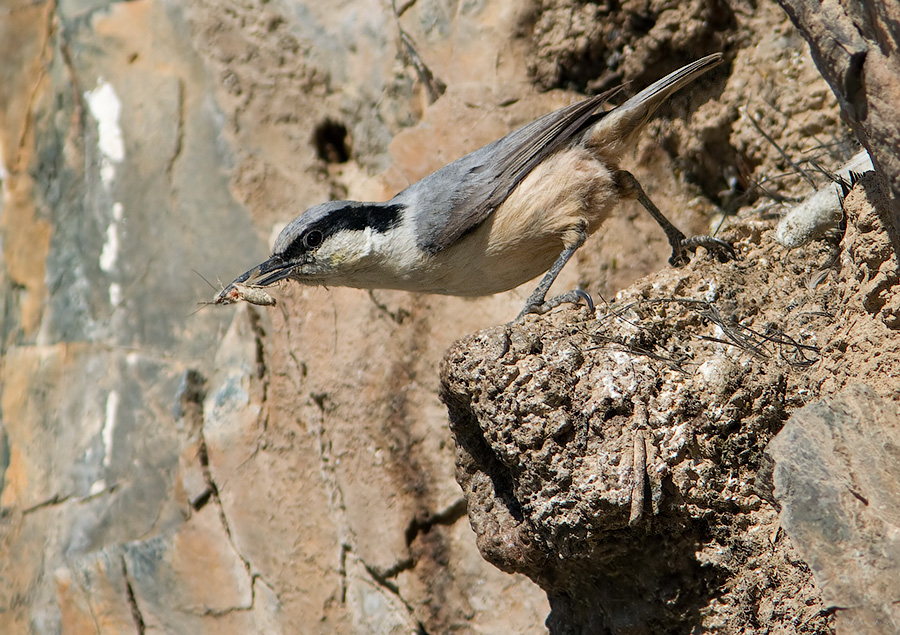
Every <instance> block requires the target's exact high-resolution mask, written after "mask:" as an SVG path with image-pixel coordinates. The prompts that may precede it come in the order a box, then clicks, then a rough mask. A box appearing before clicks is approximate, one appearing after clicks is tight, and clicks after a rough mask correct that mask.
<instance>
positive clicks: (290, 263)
mask: <svg viewBox="0 0 900 635" xmlns="http://www.w3.org/2000/svg"><path fill="white" fill-rule="evenodd" d="M402 211H403V207H402V206H401V205H393V204H390V203H357V202H355V201H331V202H328V203H322V204H321V205H316V206H315V207H312V208H310V209H308V210H306V211H305V212H303V214H301V215H300V216H298V217H297V218H295V219H294V220H293V221H291V222H290V224H288V226H287V227H285V228H284V229H283V230H282V231H281V233H280V234H279V235H278V238H277V239H276V240H275V246H274V248H273V250H272V256H271V257H270V258H269V259H268V260H266V261H265V262H263V263H260V264H259V265H257V266H256V267H254V268H253V269H250V270H249V271H247V272H245V273H244V274H242V275H241V276H238V277H237V278H236V279H235V281H234V282H238V283H241V284H244V285H248V286H255V287H266V286H269V285H271V284H274V283H276V282H278V281H280V280H286V279H291V280H296V281H298V282H302V283H305V284H334V285H347V284H348V283H349V282H350V281H351V280H352V279H353V276H354V273H355V272H356V271H357V270H358V269H360V268H362V267H365V266H366V263H367V259H368V258H369V256H371V254H372V251H373V238H374V236H375V235H376V234H385V233H386V232H388V231H390V230H392V229H394V228H395V227H397V225H398V224H399V223H400V220H401V213H402Z"/></svg>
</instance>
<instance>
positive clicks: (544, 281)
mask: <svg viewBox="0 0 900 635" xmlns="http://www.w3.org/2000/svg"><path fill="white" fill-rule="evenodd" d="M585 240H587V232H586V231H585V228H584V227H580V228H579V229H578V238H577V240H576V241H575V244H573V245H571V246H569V247H566V248H565V249H564V250H563V252H562V253H561V254H559V257H558V258H557V259H556V261H555V262H554V263H553V266H552V267H550V269H549V271H547V273H545V274H544V277H543V278H541V282H540V284H538V286H537V288H536V289H535V290H534V292H532V294H531V296H529V298H528V300H527V301H526V302H525V307H524V308H523V309H522V312H521V313H519V316H518V317H517V318H516V321H518V320H521V319H522V318H523V317H525V316H526V315H528V314H529V313H546V312H547V311H549V310H550V309H553V308H555V307H558V306H559V305H560V304H564V303H566V302H571V303H573V304H578V303H579V302H580V301H581V300H584V301H585V304H587V305H588V308H589V309H590V311H591V313H593V312H594V301H593V300H592V299H591V296H590V295H588V294H587V293H586V292H585V291H582V290H581V289H574V290H573V291H569V292H568V293H564V294H562V295H558V296H556V297H553V298H550V299H549V300H547V301H546V302H545V301H544V298H546V297H547V292H548V291H549V290H550V287H551V286H552V285H553V282H554V281H555V280H556V276H558V275H559V272H560V271H562V268H563V267H565V266H566V263H567V262H569V258H571V257H572V254H574V253H575V252H576V251H578V248H579V247H581V246H582V245H583V244H584V241H585Z"/></svg>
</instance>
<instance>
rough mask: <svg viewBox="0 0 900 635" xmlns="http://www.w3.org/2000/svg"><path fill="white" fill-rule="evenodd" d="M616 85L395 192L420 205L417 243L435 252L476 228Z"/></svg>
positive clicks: (588, 121) (593, 115)
mask: <svg viewBox="0 0 900 635" xmlns="http://www.w3.org/2000/svg"><path fill="white" fill-rule="evenodd" d="M616 90H618V89H616ZM616 90H613V91H609V92H606V93H603V94H602V95H597V96H595V97H590V98H588V99H585V100H582V101H580V102H577V103H574V104H571V105H569V106H565V107H563V108H560V109H559V110H556V111H554V112H551V113H549V114H547V115H544V116H543V117H541V118H539V119H536V120H535V121H533V122H531V123H530V124H528V125H526V126H524V127H522V128H519V129H518V130H516V131H514V132H511V133H510V134H508V135H507V136H505V137H503V138H502V139H499V140H498V141H494V142H493V143H491V144H489V145H487V146H485V147H483V148H481V149H480V150H476V151H475V152H473V153H471V154H468V155H466V156H464V157H463V158H461V159H459V160H457V161H454V162H453V163H451V164H449V165H447V166H445V167H443V168H441V169H440V170H438V171H437V172H435V173H434V174H431V175H430V176H427V177H425V178H424V179H422V180H421V181H419V182H418V183H416V184H414V185H412V186H410V187H409V188H407V190H405V191H404V192H402V193H401V194H399V195H398V196H397V198H398V199H400V198H401V197H403V198H406V199H409V200H410V203H411V204H414V205H415V206H416V208H417V209H418V210H419V215H420V216H419V218H418V226H417V230H418V236H419V243H420V244H419V246H420V247H421V248H422V249H423V250H425V251H427V252H429V253H437V252H439V251H441V250H442V249H444V248H445V247H448V246H449V245H452V244H454V243H455V242H456V241H457V240H459V238H460V237H461V236H463V235H464V234H466V233H467V232H470V231H472V230H473V229H475V228H476V227H477V226H478V225H479V224H480V223H481V222H482V221H484V220H485V219H486V218H487V217H488V216H490V214H491V213H492V212H493V211H494V210H495V209H497V208H498V207H499V206H500V205H501V204H502V203H503V201H505V200H506V199H507V197H508V196H509V195H510V194H511V193H512V191H513V190H514V189H515V188H516V187H517V186H518V185H519V183H521V182H522V180H523V179H524V178H525V177H526V176H528V174H529V173H530V172H531V171H532V170H533V169H534V168H535V166H537V165H538V164H540V163H541V161H543V160H544V159H546V158H547V156H549V155H550V154H552V153H553V152H555V151H556V150H558V149H559V148H561V147H563V146H564V145H566V144H567V143H569V142H570V141H571V140H572V139H573V138H575V137H576V136H577V135H578V134H580V133H581V132H583V131H584V130H586V129H587V128H589V127H590V126H592V125H593V124H594V123H595V122H596V121H597V120H598V119H599V118H601V117H603V115H604V114H605V113H597V112H596V111H597V109H598V108H599V107H600V106H601V105H602V104H603V103H604V102H605V101H606V100H607V99H608V98H609V96H610V95H611V94H612V93H614V92H616Z"/></svg>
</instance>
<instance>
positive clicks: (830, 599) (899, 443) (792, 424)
mask: <svg viewBox="0 0 900 635" xmlns="http://www.w3.org/2000/svg"><path fill="white" fill-rule="evenodd" d="M768 452H769V453H770V454H771V455H772V458H773V459H774V460H775V498H776V499H777V500H778V502H779V504H780V505H781V516H780V517H781V524H782V526H783V527H784V530H785V531H786V532H787V534H788V536H790V538H791V540H792V541H793V542H794V544H795V545H796V547H797V550H798V552H799V553H800V554H801V556H802V557H803V559H804V560H805V561H806V562H807V563H808V564H809V567H810V569H811V570H812V572H813V575H814V576H815V578H816V582H817V583H818V585H819V586H820V588H821V589H822V594H823V596H824V599H825V602H826V604H827V606H828V610H829V611H831V612H833V613H834V614H835V627H836V629H837V632H838V633H848V634H849V633H860V634H863V633H866V634H868V633H872V634H875V633H879V634H880V633H885V634H886V633H896V632H897V631H898V630H900V609H898V599H900V589H898V586H897V580H898V579H900V535H898V531H897V528H898V527H900V408H898V407H897V403H896V401H889V400H886V399H883V398H881V397H879V396H878V395H877V393H875V391H873V390H872V389H871V388H868V387H866V386H860V385H854V386H850V387H848V388H846V389H845V390H843V391H841V392H840V393H838V394H836V395H834V396H831V397H828V398H826V399H822V400H821V401H817V402H814V403H811V404H809V405H807V406H805V407H803V408H801V409H799V410H797V411H796V412H794V413H793V414H792V415H791V418H790V419H789V420H788V421H787V423H786V424H785V426H784V429H783V430H782V431H781V432H780V433H778V435H777V436H776V437H775V439H774V440H773V441H772V443H771V445H770V446H769V450H768Z"/></svg>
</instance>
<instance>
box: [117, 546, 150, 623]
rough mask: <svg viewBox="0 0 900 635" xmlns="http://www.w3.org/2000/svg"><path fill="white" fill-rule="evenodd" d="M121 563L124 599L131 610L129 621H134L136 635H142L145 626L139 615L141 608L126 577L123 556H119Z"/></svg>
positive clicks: (142, 618) (129, 579)
mask: <svg viewBox="0 0 900 635" xmlns="http://www.w3.org/2000/svg"><path fill="white" fill-rule="evenodd" d="M121 562H122V578H123V579H124V580H125V597H126V598H127V600H128V606H129V608H130V609H131V619H132V620H134V627H135V629H136V630H137V633H138V635H144V632H145V631H146V628H147V627H146V625H145V623H144V616H143V614H142V613H141V607H139V606H138V603H137V597H136V596H135V594H134V587H133V586H132V584H131V577H130V576H129V575H128V565H127V564H126V563H125V556H121Z"/></svg>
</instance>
